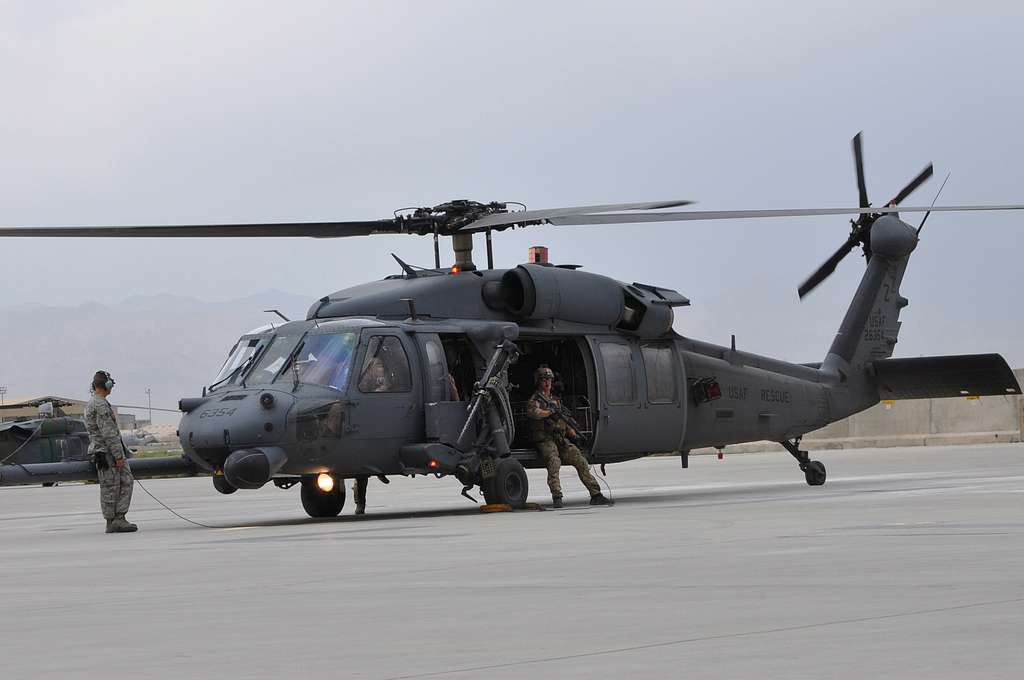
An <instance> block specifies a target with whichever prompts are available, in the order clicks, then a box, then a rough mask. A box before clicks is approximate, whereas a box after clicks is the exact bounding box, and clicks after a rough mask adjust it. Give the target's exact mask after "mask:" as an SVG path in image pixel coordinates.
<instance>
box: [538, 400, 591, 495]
mask: <svg viewBox="0 0 1024 680" xmlns="http://www.w3.org/2000/svg"><path fill="white" fill-rule="evenodd" d="M544 399H545V397H544V395H543V394H542V393H541V392H540V391H537V392H534V393H533V395H532V396H531V397H530V401H529V403H528V404H527V405H526V415H527V417H528V418H529V419H530V442H531V443H532V444H533V445H534V447H535V448H536V449H537V453H539V454H540V457H541V458H542V459H543V460H544V462H545V463H546V464H547V467H548V487H550V488H551V497H552V498H554V499H559V500H560V499H561V498H562V483H561V481H560V480H559V479H558V470H559V468H561V466H562V463H565V464H566V465H572V466H573V467H574V468H576V472H578V473H579V475H580V481H581V482H583V486H585V487H587V491H589V492H590V495H591V497H595V496H600V495H601V487H600V486H599V485H598V483H597V480H596V479H594V475H592V474H590V465H589V464H588V463H587V459H586V458H585V457H584V455H583V454H582V453H581V452H580V450H579V449H578V448H576V447H575V446H574V445H573V444H572V443H571V442H570V441H569V440H567V439H566V438H565V431H566V429H568V426H567V425H566V424H565V421H564V420H562V419H561V418H545V417H544V416H543V415H541V413H540V412H541V411H547V410H548V408H547V407H545V406H544ZM546 399H547V401H549V402H551V403H553V404H558V403H560V402H559V400H558V397H556V396H554V395H549V396H548V397H546Z"/></svg>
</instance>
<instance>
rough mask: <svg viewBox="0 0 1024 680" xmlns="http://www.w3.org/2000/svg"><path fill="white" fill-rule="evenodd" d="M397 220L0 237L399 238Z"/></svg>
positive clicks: (29, 230)
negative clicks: (385, 236) (394, 235)
mask: <svg viewBox="0 0 1024 680" xmlns="http://www.w3.org/2000/svg"><path fill="white" fill-rule="evenodd" d="M400 233H402V228H401V226H400V224H399V222H398V221H397V220H393V219H392V220H374V221H368V222H282V223H276V224H274V223H259V224H177V225H147V226H103V227H0V237H3V236H29V237H36V238H38V237H65V238H70V237H84V238H94V237H100V238H103V237H113V238H181V237H188V238H196V237H200V238H202V237H207V238H238V237H272V236H309V237H313V238H338V237H342V236H367V235H370V234H400Z"/></svg>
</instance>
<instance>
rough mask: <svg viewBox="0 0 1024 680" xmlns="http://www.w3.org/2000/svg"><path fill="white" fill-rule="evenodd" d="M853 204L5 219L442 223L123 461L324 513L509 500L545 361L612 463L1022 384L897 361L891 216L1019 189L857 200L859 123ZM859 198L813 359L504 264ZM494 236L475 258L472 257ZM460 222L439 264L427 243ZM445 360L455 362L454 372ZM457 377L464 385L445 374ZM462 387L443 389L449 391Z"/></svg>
mask: <svg viewBox="0 0 1024 680" xmlns="http://www.w3.org/2000/svg"><path fill="white" fill-rule="evenodd" d="M853 148H854V156H855V162H856V172H857V185H858V189H859V198H860V201H859V207H857V208H826V209H795V210H741V211H716V212H700V211H672V210H671V209H673V208H679V207H682V206H685V205H687V204H688V203H689V201H663V202H651V203H632V204H615V205H592V206H582V207H575V208H556V209H550V210H526V209H523V210H518V211H510V210H509V204H505V203H477V202H473V201H464V200H463V201H452V202H449V203H444V204H441V205H438V206H434V207H432V208H420V209H414V210H410V211H406V212H404V213H396V215H395V217H394V218H392V219H385V220H376V221H362V222H316V223H308V222H302V223H289V224H233V225H181V226H117V227H105V226H98V227H46V228H43V227H32V228H26V227H9V228H2V229H0V236H5V237H12V236H13V237H253V236H266V237H284V236H292V237H294V236H306V237H313V238H338V237H346V236H365V235H372V234H418V235H426V236H433V237H434V254H435V261H434V264H435V267H434V268H432V269H425V268H418V267H414V266H411V265H408V264H406V263H404V262H402V261H401V260H398V258H397V257H396V258H395V259H396V260H398V262H399V264H400V266H401V267H402V273H401V274H399V275H395V276H389V277H387V278H385V279H384V280H382V281H375V282H372V283H367V284H363V285H359V286H355V287H353V288H348V289H345V290H341V291H338V292H336V293H332V294H331V295H328V296H325V297H323V298H321V299H320V300H318V301H316V302H315V303H314V304H313V305H312V306H311V307H310V309H309V312H308V313H307V315H306V318H305V319H304V320H298V321H290V322H287V323H284V324H283V325H278V326H277V327H276V328H268V329H263V330H257V331H254V332H252V333H248V334H246V335H243V336H242V337H241V338H240V339H239V341H238V342H237V344H236V345H235V346H234V347H233V349H232V350H231V351H230V353H229V355H228V359H227V361H226V363H225V364H224V367H223V369H222V370H221V371H220V374H219V375H218V376H217V377H216V378H215V380H214V382H213V383H212V384H210V385H209V386H208V387H206V388H204V389H203V394H202V396H200V397H194V398H186V399H182V400H181V402H180V409H181V411H182V412H183V413H184V415H183V416H182V419H181V422H180V425H179V436H180V440H181V446H182V448H183V450H184V456H183V457H181V458H174V459H151V460H150V461H138V464H136V463H133V469H134V472H135V474H136V475H137V476H145V475H147V474H149V471H150V468H148V467H146V466H147V465H148V466H153V468H152V469H154V470H157V468H158V472H155V473H154V474H156V473H159V474H168V473H169V472H171V471H173V472H176V473H178V474H194V473H195V472H197V471H205V472H207V473H211V474H213V475H214V484H215V486H216V487H217V489H218V490H220V491H222V492H224V493H231V492H234V491H235V490H236V489H254V488H259V487H261V486H263V485H265V484H266V483H268V482H273V483H274V484H276V485H277V486H279V487H282V488H288V487H290V486H292V485H295V484H300V485H301V495H302V502H303V506H304V507H305V509H306V511H307V513H308V514H310V515H311V516H314V517H327V516H334V515H337V514H338V513H339V512H340V511H341V509H342V507H343V505H344V502H345V492H344V485H343V484H341V483H340V480H341V479H343V478H349V477H359V476H374V475H375V476H378V477H380V478H381V479H382V480H384V481H386V480H387V477H388V476H389V475H428V474H434V475H436V476H439V477H443V476H453V477H455V478H457V479H458V480H459V482H461V484H462V492H463V494H467V495H468V491H469V490H470V489H472V488H473V487H476V486H478V487H480V489H481V490H482V492H483V495H484V497H485V499H486V500H487V501H488V502H491V503H504V504H509V505H511V506H514V507H521V506H523V505H524V504H525V503H526V500H527V496H528V493H529V484H528V479H527V476H526V473H525V470H524V468H529V467H540V466H541V465H542V464H541V462H540V460H539V459H538V456H537V454H536V452H535V451H534V450H533V449H532V448H531V447H530V446H529V444H528V443H527V442H526V438H525V437H524V436H523V430H524V429H525V428H524V427H523V424H524V413H523V407H524V403H525V401H526V400H527V399H528V397H529V395H530V393H531V391H532V376H533V373H534V371H535V369H536V368H537V367H538V366H540V365H547V366H548V367H550V368H552V369H553V370H554V371H555V372H556V374H557V376H558V377H559V379H560V382H561V396H562V399H563V401H564V403H565V404H566V405H567V407H568V408H569V409H570V410H571V414H572V415H573V416H574V418H575V420H576V421H577V422H578V423H579V425H580V428H579V429H580V430H582V432H581V434H583V435H585V437H586V439H587V446H586V447H585V449H586V450H585V454H586V455H587V457H588V459H589V460H590V461H591V462H592V463H596V464H600V465H602V466H603V465H606V464H610V463H616V462H621V461H626V460H630V459H634V458H638V457H642V456H646V455H649V454H652V453H660V452H679V453H680V454H681V460H682V466H683V467H686V466H687V454H688V452H689V451H690V450H691V449H694V448H697V447H706V446H716V447H722V446H725V445H728V444H735V443H740V442H747V441H755V440H772V441H776V442H779V443H780V445H782V446H783V447H784V448H785V449H786V450H788V451H789V452H790V453H791V454H792V455H793V456H794V457H795V458H796V460H797V462H798V464H799V467H800V470H801V471H802V472H803V474H804V476H805V479H806V481H807V483H808V484H810V485H820V484H823V483H824V482H825V479H826V472H825V467H824V466H823V465H822V464H821V463H820V462H818V461H814V460H811V459H810V458H809V457H808V455H807V453H806V452H805V451H803V450H801V449H800V447H799V444H800V438H801V436H802V435H804V434H805V433H807V432H810V431H812V430H815V429H818V428H820V427H823V426H824V425H827V424H828V423H831V422H833V421H836V420H839V419H841V418H845V417H847V416H849V415H851V414H854V413H857V412H859V411H862V410H864V409H866V408H868V407H870V406H872V405H873V404H875V403H877V402H878V401H879V400H880V399H882V398H886V399H912V398H928V397H947V396H962V395H972V396H973V395H996V394H998V395H1007V394H1019V393H1020V386H1019V385H1018V383H1017V381H1016V379H1015V378H1014V376H1013V373H1012V372H1011V371H1010V369H1009V367H1008V366H1007V365H1006V362H1005V361H1004V360H1003V359H1002V357H1000V356H999V355H996V354H984V355H969V356H952V357H925V358H914V359H892V358H890V357H891V356H892V354H893V349H894V347H895V345H896V342H897V336H898V333H899V329H900V322H899V314H900V311H901V310H902V308H903V307H905V306H906V305H907V304H908V302H907V299H906V298H904V297H903V296H902V295H901V294H900V290H899V287H900V283H901V281H902V278H903V274H904V271H905V269H906V266H907V262H908V260H909V258H910V254H911V253H912V252H913V250H914V248H915V247H916V246H917V243H918V237H919V234H920V231H921V227H923V225H924V221H923V220H922V223H921V225H920V226H918V227H912V226H911V225H909V224H907V223H906V222H904V221H902V220H901V219H900V217H899V214H898V213H909V212H924V213H925V219H927V217H928V214H929V212H930V211H969V210H1019V209H1022V208H1024V206H1021V205H1007V206H953V207H930V208H928V207H914V208H902V207H899V205H900V203H902V201H903V200H904V199H906V198H907V196H908V195H909V194H910V193H911V192H913V191H914V190H915V189H916V188H917V187H918V186H920V185H921V183H923V182H924V181H925V180H926V179H928V178H929V177H930V176H931V174H932V167H931V165H929V166H928V167H927V168H925V170H924V171H923V172H921V173H920V174H919V175H918V176H917V177H916V178H915V179H914V180H912V181H911V182H910V183H909V184H908V185H907V186H906V187H905V188H904V189H903V190H902V191H900V192H899V193H898V194H897V195H896V196H895V197H894V198H893V199H892V200H891V201H889V202H888V203H886V205H885V207H880V208H875V207H872V206H871V205H870V203H869V202H868V197H867V191H866V189H865V182H864V172H863V161H862V155H861V145H860V135H858V136H857V137H855V138H854V141H853ZM839 214H852V215H855V216H856V217H855V218H854V219H853V220H852V228H851V231H850V235H849V237H848V238H847V240H846V241H845V243H843V245H842V246H840V248H839V249H838V250H837V251H836V252H835V253H834V254H833V255H832V256H831V257H830V258H829V259H828V260H827V261H826V262H825V263H824V264H823V265H822V266H821V267H819V268H818V270H817V271H815V272H814V273H813V274H812V275H811V277H810V278H808V280H807V281H806V282H804V283H803V284H802V285H801V286H800V288H799V294H800V296H801V297H803V296H804V295H806V294H807V293H808V292H810V291H811V290H812V289H813V288H814V287H816V286H817V285H818V284H820V283H821V282H822V281H823V280H824V279H825V278H826V277H827V276H828V275H829V274H831V273H832V271H834V269H835V267H836V265H837V264H838V263H839V261H840V260H842V259H843V257H845V256H846V255H847V254H849V253H850V252H851V251H853V250H854V248H857V247H860V248H861V249H862V250H863V253H864V255H865V257H866V260H867V268H866V271H865V272H864V275H863V277H862V279H861V282H860V285H859V286H858V288H857V290H856V292H855V293H854V295H853V299H852V301H851V303H850V305H849V308H848V310H847V312H846V315H845V317H844V319H843V321H842V323H841V325H840V327H839V331H838V333H837V334H836V337H835V340H834V341H833V343H832V345H831V347H830V348H829V349H828V351H827V352H826V353H825V356H824V358H823V360H822V361H821V362H820V363H813V364H793V363H788V362H785V361H781V360H777V359H772V358H768V357H763V356H758V355H756V354H751V353H747V352H742V351H739V350H736V349H735V347H723V346H718V345H714V344H710V343H706V342H702V341H699V340H693V339H690V338H687V337H683V336H681V335H679V334H677V333H675V332H674V331H673V328H672V326H673V318H674V310H675V309H676V308H678V307H684V306H686V305H688V304H689V301H688V300H687V298H685V297H684V296H682V295H680V294H679V293H677V292H676V291H673V290H668V289H666V288H662V287H659V286H657V285H653V284H647V283H635V282H634V283H625V282H621V281H616V280H614V279H611V278H609V277H606V276H601V275H599V274H594V273H589V272H584V271H580V270H579V269H578V268H577V267H575V266H560V265H555V264H551V263H549V262H547V261H546V260H545V258H544V256H543V251H541V250H537V251H536V256H535V257H532V258H531V260H532V261H531V262H528V263H525V264H521V265H519V266H517V267H514V268H511V269H495V268H494V267H493V256H492V249H491V235H492V232H495V231H502V230H505V229H509V228H513V227H525V226H532V225H542V224H551V225H586V224H619V223H639V222H668V221H689V220H710V219H731V218H752V217H758V218H759V217H792V216H807V215H839ZM479 232H484V233H485V234H486V243H487V261H488V268H487V269H478V268H477V267H476V265H475V264H474V262H473V259H472V249H473V240H472V237H473V234H475V233H479ZM441 236H450V237H451V238H452V243H453V247H454V251H455V264H454V266H452V267H451V268H442V267H441V266H440V255H439V249H438V239H439V237H441ZM449 376H450V377H449ZM452 383H454V390H453V389H452V385H451V384H452ZM453 392H454V393H453ZM27 467H29V468H34V469H33V470H32V472H33V477H32V478H31V479H27V478H26V477H25V475H24V473H22V472H21V471H20V470H18V469H9V468H0V484H19V483H30V482H32V481H35V480H39V479H41V478H43V477H41V475H42V476H44V477H45V478H46V479H52V480H53V481H58V480H64V479H81V478H89V477H90V476H94V471H92V470H91V469H89V465H88V464H87V463H81V464H63V465H61V464H55V465H52V466H49V467H46V466H27Z"/></svg>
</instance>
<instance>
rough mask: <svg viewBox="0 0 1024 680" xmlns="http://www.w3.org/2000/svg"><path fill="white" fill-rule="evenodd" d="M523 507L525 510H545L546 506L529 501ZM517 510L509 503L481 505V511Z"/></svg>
mask: <svg viewBox="0 0 1024 680" xmlns="http://www.w3.org/2000/svg"><path fill="white" fill-rule="evenodd" d="M522 509H523V510H534V511H543V510H544V506H542V505H541V504H540V503H527V504H526V505H524V506H523V507H522ZM515 511H516V509H515V508H513V507H512V506H511V505H509V504H508V503H488V504H487V505H481V506H480V512H515Z"/></svg>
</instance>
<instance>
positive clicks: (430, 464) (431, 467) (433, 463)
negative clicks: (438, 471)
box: [427, 458, 438, 469]
mask: <svg viewBox="0 0 1024 680" xmlns="http://www.w3.org/2000/svg"><path fill="white" fill-rule="evenodd" d="M437 465H438V463H437V461H436V460H434V459H433V458H431V459H430V462H429V463H427V467H428V468H430V469H434V468H436V467H437Z"/></svg>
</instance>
